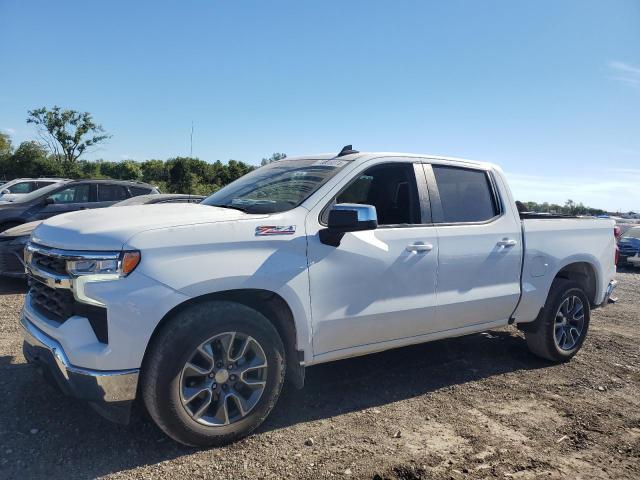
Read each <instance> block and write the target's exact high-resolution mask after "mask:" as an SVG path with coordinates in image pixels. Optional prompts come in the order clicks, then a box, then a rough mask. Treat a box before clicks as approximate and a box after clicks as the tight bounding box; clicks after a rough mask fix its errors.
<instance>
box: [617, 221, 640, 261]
mask: <svg viewBox="0 0 640 480" xmlns="http://www.w3.org/2000/svg"><path fill="white" fill-rule="evenodd" d="M618 248H619V249H620V255H619V257H618V265H625V264H631V265H633V266H636V267H640V227H632V228H630V229H629V230H627V231H626V232H624V233H623V234H622V236H621V237H620V240H619V241H618Z"/></svg>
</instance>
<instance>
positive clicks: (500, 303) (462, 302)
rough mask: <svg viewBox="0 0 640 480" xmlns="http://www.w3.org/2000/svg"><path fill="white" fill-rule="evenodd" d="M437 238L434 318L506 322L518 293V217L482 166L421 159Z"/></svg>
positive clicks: (450, 322)
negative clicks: (426, 178) (436, 283)
mask: <svg viewBox="0 0 640 480" xmlns="http://www.w3.org/2000/svg"><path fill="white" fill-rule="evenodd" d="M425 171H426V174H427V177H428V178H429V179H430V184H429V186H430V188H431V198H432V200H433V201H432V206H433V219H434V222H435V224H436V225H437V228H438V238H439V240H440V250H439V264H438V289H437V295H438V308H437V313H436V324H437V325H439V326H440V328H441V329H442V330H450V329H454V328H461V327H470V326H474V325H480V324H483V323H489V322H496V321H498V322H505V321H507V320H508V319H509V317H510V316H511V314H512V313H513V311H514V309H515V307H516V304H517V303H518V299H519V297H520V267H521V262H522V242H521V237H522V235H521V229H520V222H519V219H518V218H516V216H515V215H514V212H513V211H512V210H507V209H506V208H504V205H506V202H510V201H511V200H510V199H506V198H505V199H503V198H501V197H500V195H499V194H498V192H499V190H498V188H497V185H496V183H495V182H496V180H497V179H495V178H494V177H493V176H492V174H491V173H490V172H489V171H487V170H484V169H481V168H466V167H465V168H461V167H452V166H449V165H447V166H445V165H436V164H433V165H425Z"/></svg>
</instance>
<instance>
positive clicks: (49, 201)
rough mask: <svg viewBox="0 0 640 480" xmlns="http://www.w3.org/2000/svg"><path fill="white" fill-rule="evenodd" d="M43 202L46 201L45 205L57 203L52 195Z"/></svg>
mask: <svg viewBox="0 0 640 480" xmlns="http://www.w3.org/2000/svg"><path fill="white" fill-rule="evenodd" d="M42 203H44V204H45V205H53V204H54V203H56V201H55V200H54V199H53V198H51V197H47V198H45V199H44V201H43V202H42Z"/></svg>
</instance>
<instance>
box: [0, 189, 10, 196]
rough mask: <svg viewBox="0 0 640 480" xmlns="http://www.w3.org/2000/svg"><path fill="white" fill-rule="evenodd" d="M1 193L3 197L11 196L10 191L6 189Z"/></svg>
mask: <svg viewBox="0 0 640 480" xmlns="http://www.w3.org/2000/svg"><path fill="white" fill-rule="evenodd" d="M0 193H1V194H2V195H7V194H9V193H11V192H10V191H9V189H8V188H5V189H4V190H2V191H1V192H0Z"/></svg>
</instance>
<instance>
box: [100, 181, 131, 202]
mask: <svg viewBox="0 0 640 480" xmlns="http://www.w3.org/2000/svg"><path fill="white" fill-rule="evenodd" d="M125 198H129V194H128V193H127V189H126V188H125V187H123V186H122V185H109V184H103V183H100V184H98V201H99V202H119V201H120V200H124V199H125Z"/></svg>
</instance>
